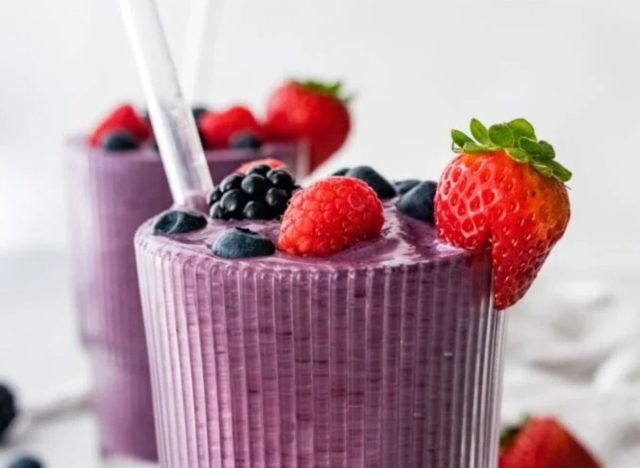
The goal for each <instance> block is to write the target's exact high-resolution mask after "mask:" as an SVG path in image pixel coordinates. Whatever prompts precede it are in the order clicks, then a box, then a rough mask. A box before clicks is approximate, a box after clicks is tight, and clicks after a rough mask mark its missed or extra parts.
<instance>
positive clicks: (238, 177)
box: [220, 172, 244, 193]
mask: <svg viewBox="0 0 640 468" xmlns="http://www.w3.org/2000/svg"><path fill="white" fill-rule="evenodd" d="M243 179H244V174H239V173H237V172H234V173H233V174H229V175H228V176H227V177H225V178H224V179H222V182H220V190H222V192H223V193H224V192H228V191H229V190H232V189H235V188H238V189H239V188H240V186H241V185H242V180H243Z"/></svg>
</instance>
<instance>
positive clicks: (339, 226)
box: [278, 177, 384, 255]
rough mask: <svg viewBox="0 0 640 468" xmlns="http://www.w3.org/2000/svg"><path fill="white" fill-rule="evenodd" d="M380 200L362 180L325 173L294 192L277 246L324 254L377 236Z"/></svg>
mask: <svg viewBox="0 0 640 468" xmlns="http://www.w3.org/2000/svg"><path fill="white" fill-rule="evenodd" d="M383 223H384V216H383V213H382V203H380V200H379V199H378V196H377V195H376V193H375V192H374V191H373V189H372V188H371V187H369V186H368V185H367V184H366V183H365V182H363V181H361V180H360V179H355V178H353V177H328V178H326V179H323V180H320V181H318V182H316V183H315V184H313V185H311V186H310V187H308V188H306V189H303V190H299V191H297V192H295V194H294V195H293V198H292V199H291V202H290V203H289V207H288V208H287V211H285V213H284V216H283V218H282V225H281V226H280V238H279V239H278V247H279V248H280V250H283V251H285V252H288V253H291V254H295V255H307V254H309V255H328V254H330V253H334V252H339V251H340V250H343V249H346V248H347V247H350V246H352V245H353V244H355V243H357V242H360V241H362V240H365V239H371V238H373V237H376V236H379V235H380V231H381V229H382V224H383Z"/></svg>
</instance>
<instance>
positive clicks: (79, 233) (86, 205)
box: [66, 140, 306, 460]
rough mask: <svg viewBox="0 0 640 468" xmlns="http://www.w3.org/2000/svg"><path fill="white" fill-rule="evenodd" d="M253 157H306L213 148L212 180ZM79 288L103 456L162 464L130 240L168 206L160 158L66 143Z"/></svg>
mask: <svg viewBox="0 0 640 468" xmlns="http://www.w3.org/2000/svg"><path fill="white" fill-rule="evenodd" d="M256 157H278V158H281V159H283V160H284V161H285V162H286V163H287V164H288V165H289V166H290V167H292V168H294V170H295V168H296V167H297V166H296V165H297V161H298V160H300V161H305V160H306V153H305V151H304V147H303V146H301V145H297V144H289V143H286V144H278V145H265V146H264V147H263V148H262V149H261V152H259V153H256V152H252V151H250V150H222V151H210V152H207V159H208V161H209V165H210V169H211V170H212V173H213V175H214V180H218V181H219V180H220V179H221V178H222V177H223V176H224V175H226V174H227V173H229V172H232V171H233V170H234V169H236V168H237V167H238V166H239V165H240V164H241V163H243V162H246V161H248V160H252V159H254V158H256ZM66 166H67V167H66V169H67V181H68V184H67V185H68V192H69V193H68V196H69V207H70V224H71V234H72V244H71V248H72V252H73V260H74V266H75V268H74V289H75V296H76V305H77V309H78V321H79V328H80V334H81V337H82V342H83V344H84V345H85V347H86V348H87V350H88V351H89V357H90V359H91V361H92V369H93V376H94V379H93V381H94V387H95V402H96V406H97V414H98V419H99V420H98V426H99V428H100V438H101V441H100V443H101V447H102V450H103V453H104V454H106V455H128V456H132V457H136V458H143V459H147V460H155V459H157V452H156V441H155V432H154V428H153V418H152V417H151V415H152V414H153V408H152V403H151V391H150V375H149V364H148V358H147V349H146V341H145V334H144V325H143V322H142V312H141V305H140V295H139V288H138V278H137V273H136V263H135V252H134V247H133V238H134V234H135V231H136V229H137V228H138V226H139V225H140V224H141V223H142V222H143V221H145V220H147V219H148V218H150V217H151V216H153V215H155V214H157V213H159V212H160V211H162V210H164V209H166V208H168V207H169V206H170V205H171V203H172V201H171V195H170V193H169V188H168V185H167V181H166V177H165V175H164V171H163V169H162V164H161V161H160V158H159V156H158V154H157V153H156V152H155V151H153V150H151V149H145V150H139V151H127V152H118V153H113V152H111V153H110V152H107V151H104V150H101V149H99V148H89V147H87V146H86V145H85V143H84V141H82V140H75V141H72V142H70V143H69V145H68V147H67V159H66Z"/></svg>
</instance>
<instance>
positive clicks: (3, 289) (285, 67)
mask: <svg viewBox="0 0 640 468" xmlns="http://www.w3.org/2000/svg"><path fill="white" fill-rule="evenodd" d="M187 4H188V2H187V1H185V0H160V5H161V10H162V13H163V17H164V19H165V25H166V27H167V30H168V33H169V36H170V41H171V45H172V47H173V49H174V54H175V56H176V59H177V62H178V63H180V62H181V59H182V55H183V50H182V49H183V47H182V46H183V43H184V39H185V30H186V19H187V14H186V7H187ZM217 4H220V3H217ZM214 36H215V41H214V40H213V38H214ZM210 44H211V46H210V47H208V49H207V52H206V54H205V55H206V57H207V59H206V60H205V62H204V65H205V66H204V69H205V71H208V72H210V79H208V80H206V82H205V83H204V84H203V86H202V87H201V90H200V94H199V97H200V99H201V100H203V101H206V102H209V103H211V104H213V105H215V106H223V105H227V104H230V103H234V102H238V101H240V102H245V103H248V104H250V105H251V106H252V107H253V108H254V109H255V110H256V112H257V113H259V114H260V113H261V112H262V110H263V108H264V102H265V100H266V97H267V96H268V93H269V91H270V90H271V89H272V88H273V87H274V86H276V85H277V84H278V83H279V82H280V81H281V80H283V79H284V78H285V77H288V76H302V77H305V76H318V77H325V78H329V79H331V78H343V79H344V81H345V82H346V84H347V86H348V88H349V89H350V90H352V91H353V92H355V93H356V95H357V99H356V100H355V101H354V104H353V115H354V123H355V125H354V132H353V134H352V136H351V138H350V140H349V143H348V145H347V146H346V147H345V149H344V150H343V151H342V152H341V153H340V154H339V155H338V156H336V158H335V159H334V160H332V161H331V162H330V163H329V164H328V165H327V166H326V167H324V168H323V169H322V171H321V172H322V173H327V172H329V171H331V170H333V169H337V168H338V167H341V166H343V165H353V164H356V163H367V164H370V165H372V166H374V167H376V168H377V169H379V170H380V172H383V173H384V174H386V175H387V176H389V177H390V178H402V177H409V176H411V177H419V178H425V179H427V178H429V179H435V178H437V177H438V175H439V174H440V172H441V170H442V168H443V167H444V165H445V164H446V163H447V161H448V160H449V158H450V151H449V145H450V142H449V130H450V129H451V128H452V127H458V128H463V127H465V126H466V125H467V123H468V121H469V119H470V118H471V117H474V116H475V117H478V118H480V119H482V120H485V121H486V122H488V123H493V122H497V121H502V120H507V119H510V118H513V117H519V116H524V117H527V118H529V119H530V120H531V121H532V122H533V123H534V124H536V126H537V130H538V134H539V135H540V136H542V137H543V138H545V139H547V140H549V141H551V142H552V143H553V144H554V145H555V147H556V150H557V153H558V155H559V159H560V160H561V161H562V162H563V163H565V164H566V165H567V166H568V167H570V168H571V169H572V170H573V172H574V179H573V180H572V182H571V183H570V185H571V201H572V207H573V219H572V222H571V224H570V227H569V230H568V232H567V234H566V236H565V238H564V239H563V240H562V241H561V243H560V244H559V246H558V248H557V249H556V251H555V252H554V253H553V254H552V256H551V258H550V260H549V262H548V264H547V265H546V266H545V268H544V269H543V272H542V275H541V279H540V281H539V282H538V284H537V285H536V286H534V288H533V290H532V293H531V294H530V297H529V298H528V299H527V300H525V301H524V304H523V305H522V306H521V307H522V310H523V311H526V310H532V309H535V308H536V307H540V308H545V310H546V311H547V314H546V315H544V317H549V315H550V313H549V311H552V310H555V309H553V307H555V305H557V304H558V302H553V303H552V305H551V306H549V302H548V301H547V302H545V301H544V300H543V301H542V302H540V301H538V302H536V301H534V300H532V299H531V298H541V297H542V298H548V297H556V298H557V297H558V296H557V294H561V293H559V292H558V290H563V289H564V288H565V285H566V284H567V280H570V281H573V283H572V284H573V285H574V286H576V284H577V285H578V289H580V288H582V289H583V290H584V289H585V287H586V288H587V289H589V285H590V284H595V285H596V286H595V289H597V288H598V287H604V288H605V290H606V291H608V292H607V293H606V294H610V293H611V294H615V295H617V298H616V299H615V303H616V304H621V303H624V304H627V305H628V306H629V307H630V308H631V309H630V310H631V311H632V314H630V315H624V314H622V313H621V314H619V316H620V317H629V316H633V313H634V312H638V315H639V316H640V311H638V310H637V309H638V297H639V294H638V293H637V282H638V279H640V241H639V239H638V235H639V234H640V195H639V194H638V193H639V191H640V183H638V179H639V178H640V148H639V147H640V145H639V144H638V143H637V142H638V141H639V140H640V2H638V1H637V0H607V1H605V0H600V1H596V0H512V1H508V0H467V1H461V0H458V1H428V0H394V1H392V0H386V1H379V0H366V1H360V0H322V1H305V0H268V1H265V0H227V1H226V2H225V4H224V5H223V9H222V17H221V23H220V28H219V31H218V34H217V35H213V34H212V35H211V37H210ZM207 76H208V75H207ZM141 96H142V93H141V90H140V86H139V84H138V78H137V75H136V73H135V69H134V66H133V61H132V58H131V55H130V53H129V49H128V45H127V42H126V40H125V36H124V31H123V27H122V24H121V20H120V17H119V12H118V9H117V2H115V0H58V1H46V2H45V1H34V0H22V1H15V0H13V1H10V0H4V1H1V2H0V380H1V379H2V378H7V377H8V378H11V379H12V381H13V382H16V383H17V384H18V385H19V386H20V387H21V388H22V389H23V391H24V393H26V394H27V396H28V395H29V394H35V393H37V390H42V389H43V388H47V387H48V386H49V385H51V384H52V382H54V381H64V380H66V379H69V378H73V377H74V376H77V375H79V374H82V370H83V361H82V358H81V355H80V354H78V353H77V345H76V343H75V335H74V330H73V322H72V318H71V317H72V315H71V311H70V310H69V297H68V296H69V295H68V291H69V286H68V285H67V284H66V282H65V280H66V277H67V276H66V275H67V268H68V262H67V260H66V258H67V257H66V256H65V255H66V253H65V251H66V250H67V246H66V236H67V231H66V214H65V203H64V201H65V186H64V180H63V178H62V171H61V157H62V153H63V151H64V149H63V142H64V139H65V138H66V137H67V136H68V135H70V134H73V133H77V132H79V131H80V132H81V131H84V130H87V129H90V128H91V127H92V126H93V125H94V124H95V123H96V121H97V120H98V119H99V118H100V116H101V115H102V114H104V113H105V112H106V111H108V110H109V109H110V108H111V107H113V106H114V105H115V104H116V103H117V102H119V101H122V100H132V101H134V102H137V103H138V104H140V105H142V104H143V102H142V98H141ZM592 280H597V281H598V282H597V283H589V282H586V283H585V282H584V281H592ZM581 281H582V282H581ZM585 285H586V286H585ZM603 285H604V286H603ZM547 291H555V293H553V294H556V296H553V295H552V293H550V294H551V296H546V295H545V292H547ZM606 294H605V295H606ZM560 297H562V296H560ZM565 299H566V297H565ZM596 299H597V298H596ZM540 303H541V304H543V305H541V306H539V305H538V304H540ZM544 304H547V305H544ZM527 306H529V308H528V309H527ZM634 309H635V311H634ZM560 310H563V309H562V307H560ZM603 310H608V309H603ZM625 310H627V309H625ZM534 311H535V310H534ZM514 312H515V313H518V311H514ZM574 312H575V311H574ZM524 316H525V317H526V315H524ZM534 316H535V315H534ZM571 317H572V318H571V319H566V320H565V322H567V320H574V318H573V317H575V322H576V323H579V322H580V321H581V320H583V318H582V317H583V316H582V315H580V314H579V313H578V314H574V315H573V316H571ZM518 320H519V319H516V320H514V321H513V322H512V325H514V326H513V327H512V328H513V330H512V332H513V333H512V341H518V340H520V339H522V340H523V341H525V340H526V339H528V340H529V341H530V342H532V343H533V346H532V347H533V348H534V349H542V348H546V347H548V346H549V343H555V344H556V345H558V346H559V349H561V350H564V349H565V348H563V347H562V346H561V345H566V344H567V337H566V336H564V335H562V334H561V333H560V334H558V333H555V331H554V333H551V332H547V331H546V330H547V328H549V327H550V325H549V324H550V323H551V322H550V321H549V322H545V320H546V319H543V320H540V323H538V324H537V327H538V328H537V329H536V333H537V334H536V333H531V334H529V335H527V331H528V330H529V328H528V327H530V326H531V324H529V323H528V322H526V321H524V324H525V325H521V326H520V327H518ZM613 320H616V319H612V321H613ZM618 320H619V321H620V324H621V325H622V327H623V328H624V327H625V326H626V324H627V323H631V321H629V322H626V319H625V321H624V323H622V322H623V319H618ZM521 323H522V322H521ZM564 326H565V328H566V326H567V325H566V323H565V324H564ZM633 326H635V327H637V324H636V325H633ZM599 328H602V327H600V326H599V327H596V329H594V330H592V332H593V336H589V334H586V335H580V340H583V341H584V343H596V342H598V343H599V342H600V341H602V340H600V341H598V340H599V337H601V336H605V333H604V332H602V333H600V329H599ZM627 328H630V327H629V326H627ZM630 332H631V333H633V328H630ZM545 333H546V334H545ZM635 333H636V335H635V336H636V338H635V341H636V342H637V336H639V334H640V330H637V329H636V332H635ZM552 335H553V336H552ZM609 335H610V336H613V335H614V334H612V333H610V334H609ZM609 335H607V336H609ZM574 338H575V337H574ZM536 340H538V341H536ZM553 340H556V341H553ZM603 340H604V338H603ZM578 341H579V340H578ZM574 342H576V341H575V340H574ZM515 344H517V343H515ZM611 346H613V345H611ZM578 350H579V352H578V353H577V354H575V356H577V357H576V359H578V360H579V359H581V358H584V356H585V355H586V354H585V352H583V350H582V348H580V347H578ZM574 351H575V350H574ZM564 353H565V351H562V353H560V352H559V353H558V354H563V355H564ZM565 357H566V356H565ZM547 358H548V356H547ZM553 358H554V356H551V359H550V364H549V362H547V364H548V365H549V367H554V366H556V361H555V360H554V359H553ZM537 365H539V363H538V364H537ZM558 366H559V364H558V365H557V366H556V367H558ZM514 368H515V369H516V370H517V367H513V366H512V369H514ZM556 370H557V369H556ZM545 375H546V376H547V377H548V379H547V377H545V379H546V380H545V379H542V381H541V382H537V386H536V387H535V388H534V387H532V386H531V382H532V380H531V378H532V377H531V374H530V373H528V372H527V373H525V374H524V377H523V378H522V379H521V380H518V379H519V377H518V376H519V374H517V372H511V374H510V373H509V369H508V370H507V384H508V385H507V389H506V398H507V401H508V402H509V399H510V398H511V403H512V404H511V407H513V406H515V407H516V408H517V409H522V408H523V409H525V410H526V409H527V408H541V410H544V411H549V410H551V411H554V412H556V413H558V414H561V415H562V416H564V417H565V420H566V421H568V423H569V424H570V425H571V426H572V428H573V429H574V430H577V431H578V432H579V433H580V435H581V436H582V437H583V438H585V440H587V442H588V443H589V444H590V445H591V446H592V447H594V449H596V450H597V451H598V452H599V453H601V454H606V456H607V461H609V465H608V466H613V467H620V468H631V467H634V466H637V464H634V463H633V462H632V461H630V460H636V461H637V456H635V458H634V455H633V453H635V454H636V455H638V453H640V448H639V447H638V446H637V445H636V447H635V450H636V451H635V452H633V453H631V452H630V451H629V452H623V450H622V448H621V446H618V445H616V444H617V443H618V442H617V439H612V440H607V441H605V440H604V439H603V438H602V436H603V434H604V435H608V434H611V433H614V432H615V430H620V431H623V430H626V428H627V426H629V427H631V428H635V429H634V430H635V432H633V431H632V432H631V433H632V434H635V436H634V437H635V438H634V439H633V440H636V441H637V440H638V439H640V436H638V434H639V433H640V428H639V424H638V421H637V418H635V419H634V418H630V416H628V417H627V419H625V420H624V424H623V423H622V422H621V421H622V419H616V418H617V417H618V415H619V414H621V413H624V408H625V407H628V405H631V404H635V405H636V408H637V407H638V399H637V398H635V399H628V398H627V399H621V398H619V397H617V396H616V394H615V393H614V394H613V396H612V394H611V393H606V392H604V393H603V392H600V391H596V390H594V389H592V388H591V387H589V386H579V385H578V386H575V387H574V386H572V385H573V384H571V385H570V384H567V383H566V382H565V381H564V380H562V379H560V380H558V379H559V378H558V375H556V374H553V373H550V374H548V375H547V374H545ZM510 382H511V383H510ZM516 383H517V385H516ZM554 385H555V386H554ZM510 388H511V392H510V391H509V389H510ZM542 388H544V389H546V393H545V392H544V391H542V390H541V389H542ZM515 389H517V395H519V396H520V399H519V400H518V402H517V403H518V404H515V405H514V404H513V402H514V396H516V390H515ZM527 389H529V392H528V393H527V391H526V390H527ZM541 394H544V395H546V398H545V397H541V398H538V395H541ZM527 395H528V396H527ZM558 395H562V397H561V398H564V400H563V401H560V402H559V401H557V399H556V400H554V397H556V396H558ZM610 400H611V401H617V402H618V406H620V408H621V409H622V411H621V412H618V413H616V414H615V415H613V414H610V413H611V412H610V411H609V408H608V402H609V401H610ZM609 416H611V417H609ZM629 418H630V420H629ZM605 421H609V426H606V427H605V426H603V424H604V422H605ZM92 428H93V426H92V423H91V420H90V419H87V417H84V419H82V418H81V419H80V420H74V421H72V422H71V423H70V424H66V425H65V423H64V421H63V422H62V423H59V424H58V425H54V426H52V427H51V428H49V429H46V430H44V432H37V433H36V434H35V440H30V441H28V442H27V447H33V448H34V450H35V451H36V452H37V453H44V455H45V456H46V458H47V459H48V460H50V461H57V462H59V463H60V464H59V465H55V464H54V465H53V466H74V467H75V466H78V467H80V466H83V467H86V466H89V467H91V466H93V464H94V463H95V461H90V460H94V458H93V456H94V451H93V449H92V447H91V445H90V444H89V443H88V442H87V440H88V439H86V438H87V437H88V438H91V437H93V435H92V434H93V432H92V430H93V429H92ZM625 434H626V433H625ZM625 437H626V436H625ZM2 460H3V454H2V451H0V464H1V463H2Z"/></svg>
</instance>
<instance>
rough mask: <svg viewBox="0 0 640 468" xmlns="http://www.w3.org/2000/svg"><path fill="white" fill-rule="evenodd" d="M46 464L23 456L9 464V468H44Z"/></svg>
mask: <svg viewBox="0 0 640 468" xmlns="http://www.w3.org/2000/svg"><path fill="white" fill-rule="evenodd" d="M43 467H44V464H43V463H42V462H41V461H40V460H38V459H37V458H35V457H31V456H23V457H20V458H16V459H15V460H13V461H12V462H11V463H9V466H8V468H43Z"/></svg>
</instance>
